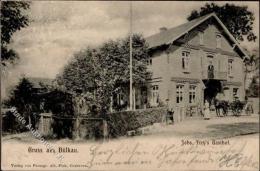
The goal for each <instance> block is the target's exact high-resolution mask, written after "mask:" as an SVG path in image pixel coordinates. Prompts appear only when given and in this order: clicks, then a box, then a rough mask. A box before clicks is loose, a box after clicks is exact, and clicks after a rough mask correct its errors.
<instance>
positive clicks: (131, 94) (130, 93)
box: [129, 1, 133, 110]
mask: <svg viewBox="0 0 260 171" xmlns="http://www.w3.org/2000/svg"><path fill="white" fill-rule="evenodd" d="M129 38H130V41H129V42H130V43H129V46H130V66H129V67H130V68H129V69H130V91H129V100H130V103H129V104H130V106H129V109H130V110H133V59H132V58H133V56H132V55H133V49H132V48H133V47H132V1H130V36H129Z"/></svg>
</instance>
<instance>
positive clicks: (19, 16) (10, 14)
mask: <svg viewBox="0 0 260 171" xmlns="http://www.w3.org/2000/svg"><path fill="white" fill-rule="evenodd" d="M29 8H30V3H29V2H25V1H1V49H2V52H1V61H2V62H1V64H2V66H5V65H6V62H7V61H9V62H11V63H12V62H13V61H14V60H15V59H17V58H18V55H17V53H16V52H15V51H14V50H13V49H10V48H9V47H8V44H9V43H10V41H11V38H12V35H13V34H14V33H15V32H16V31H18V30H20V29H22V28H24V27H26V26H28V23H29V19H28V16H27V15H25V14H24V10H27V9H29Z"/></svg>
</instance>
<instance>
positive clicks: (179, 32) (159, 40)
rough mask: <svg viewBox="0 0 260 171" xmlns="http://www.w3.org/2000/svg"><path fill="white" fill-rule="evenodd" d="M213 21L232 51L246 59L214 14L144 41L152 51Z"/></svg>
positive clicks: (242, 51) (237, 44)
mask: <svg viewBox="0 0 260 171" xmlns="http://www.w3.org/2000/svg"><path fill="white" fill-rule="evenodd" d="M213 20H214V21H215V23H217V24H216V25H218V27H219V28H221V34H222V35H223V36H225V40H226V41H227V40H229V44H230V46H231V47H232V49H233V51H236V52H237V53H238V54H239V56H240V57H242V58H244V57H248V55H247V54H246V53H245V51H244V50H243V49H242V48H241V47H240V45H239V43H238V42H237V41H236V40H235V38H234V37H233V36H232V35H231V33H230V32H229V31H228V29H227V28H226V27H225V26H224V24H223V23H222V22H221V21H220V20H219V18H218V17H217V16H216V15H215V14H214V13H212V14H208V15H205V16H202V17H200V18H197V19H195V20H192V21H190V22H188V23H185V24H183V25H180V26H178V27H175V28H171V29H169V30H166V31H163V32H161V33H158V34H155V35H152V36H150V37H148V38H146V41H147V43H148V44H149V49H150V50H153V49H156V48H160V47H161V46H165V45H171V44H172V43H174V42H175V41H176V40H179V39H180V38H182V37H185V35H187V34H188V33H191V32H192V31H193V30H194V29H196V28H198V26H200V25H201V24H202V23H204V22H205V21H207V22H208V21H210V22H211V21H213ZM186 37H187V36H186ZM188 37H189V34H188ZM226 41H224V42H223V43H224V44H225V45H226V46H227V42H226ZM229 50H230V49H229Z"/></svg>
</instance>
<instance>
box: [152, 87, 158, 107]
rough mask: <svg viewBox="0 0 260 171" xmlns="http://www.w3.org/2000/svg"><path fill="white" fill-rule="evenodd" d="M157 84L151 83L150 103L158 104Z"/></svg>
mask: <svg viewBox="0 0 260 171" xmlns="http://www.w3.org/2000/svg"><path fill="white" fill-rule="evenodd" d="M158 90H159V86H158V85H153V86H152V105H153V106H154V105H158V104H159V92H158Z"/></svg>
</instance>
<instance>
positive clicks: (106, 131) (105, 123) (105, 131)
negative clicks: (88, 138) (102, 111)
mask: <svg viewBox="0 0 260 171" xmlns="http://www.w3.org/2000/svg"><path fill="white" fill-rule="evenodd" d="M107 137H108V127H107V121H106V120H105V119H103V141H105V140H106V139H107Z"/></svg>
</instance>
